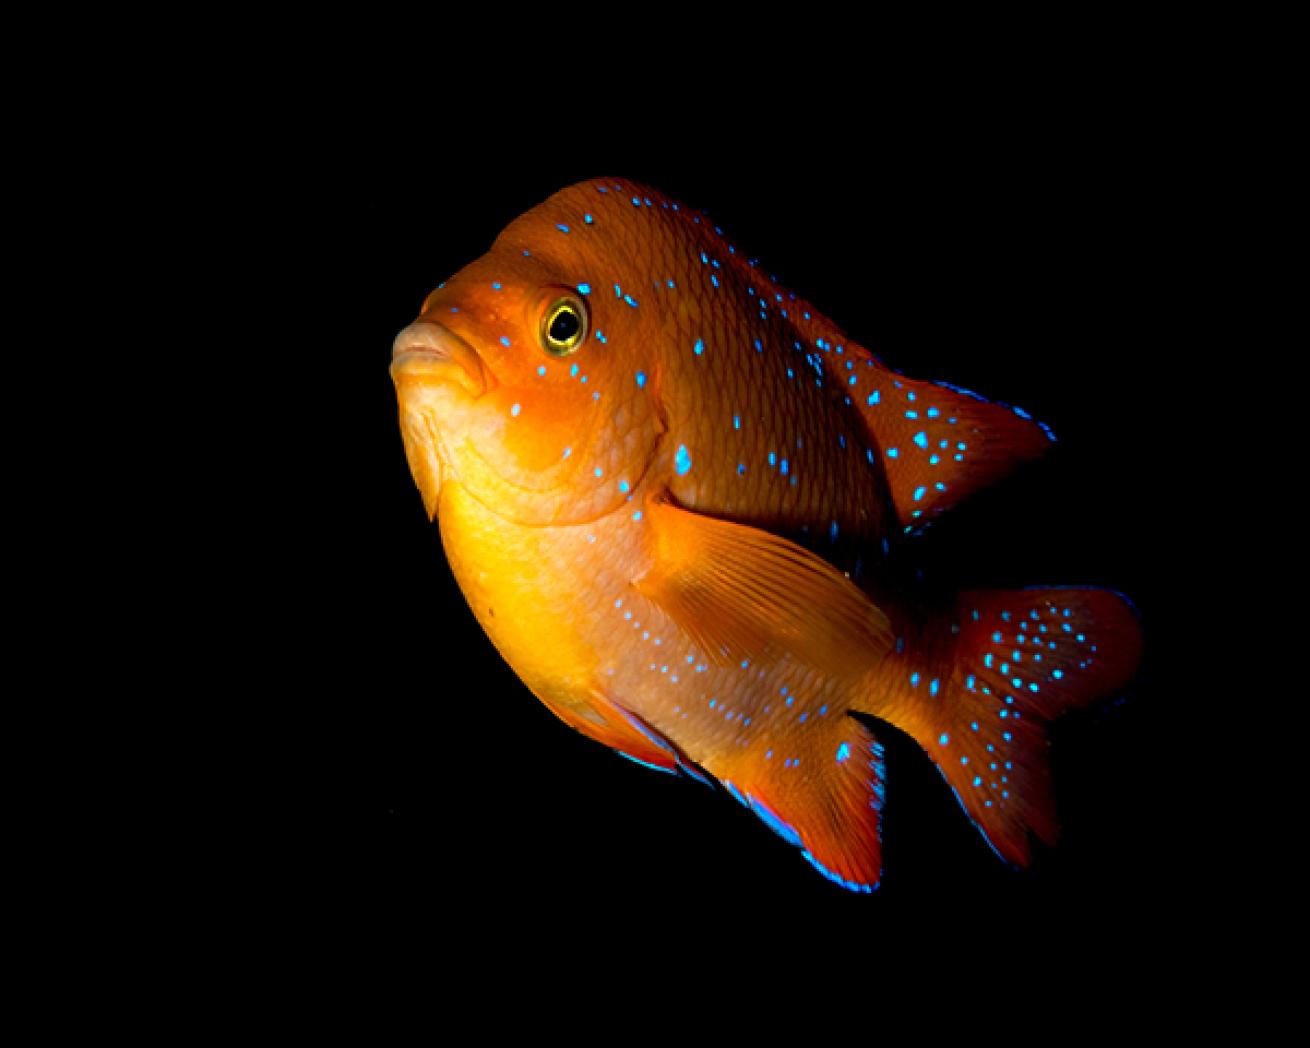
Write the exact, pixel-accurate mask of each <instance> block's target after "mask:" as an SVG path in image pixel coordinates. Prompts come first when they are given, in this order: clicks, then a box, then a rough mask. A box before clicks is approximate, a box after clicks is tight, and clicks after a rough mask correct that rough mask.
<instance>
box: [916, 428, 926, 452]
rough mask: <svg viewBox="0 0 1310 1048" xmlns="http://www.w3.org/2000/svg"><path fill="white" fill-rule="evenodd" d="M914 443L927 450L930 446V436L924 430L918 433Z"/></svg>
mask: <svg viewBox="0 0 1310 1048" xmlns="http://www.w3.org/2000/svg"><path fill="white" fill-rule="evenodd" d="M914 442H915V443H916V444H918V445H919V447H921V448H927V446H928V434H926V433H924V432H923V431H922V430H920V431H919V432H918V433H916V434H915V435H914Z"/></svg>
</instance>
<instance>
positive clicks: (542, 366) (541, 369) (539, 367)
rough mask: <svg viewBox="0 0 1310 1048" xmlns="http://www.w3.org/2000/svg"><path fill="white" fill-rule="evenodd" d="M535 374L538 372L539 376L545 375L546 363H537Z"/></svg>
mask: <svg viewBox="0 0 1310 1048" xmlns="http://www.w3.org/2000/svg"><path fill="white" fill-rule="evenodd" d="M537 374H538V375H541V376H543V377H544V376H545V374H546V365H545V364H538V365H537Z"/></svg>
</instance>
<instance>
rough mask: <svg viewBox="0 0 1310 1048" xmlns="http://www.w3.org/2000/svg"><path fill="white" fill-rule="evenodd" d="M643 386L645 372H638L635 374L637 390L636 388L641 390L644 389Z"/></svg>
mask: <svg viewBox="0 0 1310 1048" xmlns="http://www.w3.org/2000/svg"><path fill="white" fill-rule="evenodd" d="M645 385H646V372H644V371H638V372H637V388H638V389H641V388H642V387H644V386H645Z"/></svg>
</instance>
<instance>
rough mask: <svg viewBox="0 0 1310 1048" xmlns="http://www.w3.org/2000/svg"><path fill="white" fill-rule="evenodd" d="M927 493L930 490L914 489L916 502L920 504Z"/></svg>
mask: <svg viewBox="0 0 1310 1048" xmlns="http://www.w3.org/2000/svg"><path fill="white" fill-rule="evenodd" d="M927 492H928V489H927V488H915V489H914V501H915V502H918V501H919V500H920V499H921V498H923V496H924V495H925V494H927Z"/></svg>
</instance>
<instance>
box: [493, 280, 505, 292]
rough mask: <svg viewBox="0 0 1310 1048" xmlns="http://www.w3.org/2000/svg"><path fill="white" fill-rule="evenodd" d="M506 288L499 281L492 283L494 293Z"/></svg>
mask: <svg viewBox="0 0 1310 1048" xmlns="http://www.w3.org/2000/svg"><path fill="white" fill-rule="evenodd" d="M504 286H505V285H503V284H502V283H501V282H500V281H499V280H493V281H492V282H491V287H492V290H493V291H499V290H500V289H501V288H502V287H504Z"/></svg>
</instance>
